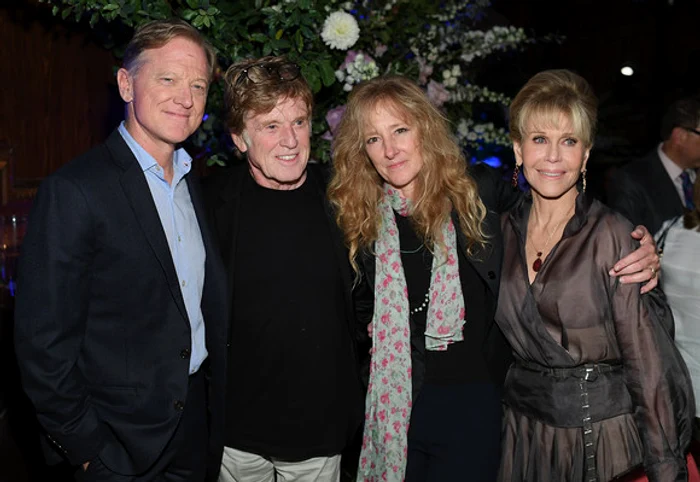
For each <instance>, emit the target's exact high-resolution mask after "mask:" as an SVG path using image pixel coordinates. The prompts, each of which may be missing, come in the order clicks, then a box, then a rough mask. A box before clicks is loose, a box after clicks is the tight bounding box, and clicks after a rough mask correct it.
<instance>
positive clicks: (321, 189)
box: [308, 166, 352, 320]
mask: <svg viewBox="0 0 700 482" xmlns="http://www.w3.org/2000/svg"><path fill="white" fill-rule="evenodd" d="M308 175H309V180H310V181H312V182H313V183H314V186H315V187H316V189H317V190H318V193H319V196H321V200H322V202H323V210H324V212H325V214H326V216H325V221H326V225H327V226H328V229H329V230H330V235H331V240H332V241H333V252H334V254H335V258H336V262H337V263H338V268H339V269H340V276H341V278H342V280H343V286H344V287H345V290H344V292H345V295H346V296H345V298H346V299H345V302H346V306H348V307H349V308H348V309H350V307H352V276H351V274H350V261H349V260H348V251H347V248H346V247H345V241H344V237H343V233H342V231H341V230H340V228H339V227H338V224H337V223H336V221H335V212H334V210H333V206H332V205H331V203H330V202H329V201H328V196H327V195H326V185H327V183H326V182H325V181H324V180H323V179H319V178H320V177H321V176H322V174H321V173H318V172H317V171H316V169H315V167H314V166H309V168H308ZM348 319H350V320H351V319H352V316H350V317H349V318H348Z"/></svg>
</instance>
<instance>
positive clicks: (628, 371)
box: [496, 70, 695, 482]
mask: <svg viewBox="0 0 700 482" xmlns="http://www.w3.org/2000/svg"><path fill="white" fill-rule="evenodd" d="M596 112H597V99H596V98H595V95H594V94H593V91H592V89H591V87H590V86H589V85H588V83H587V82H586V81H585V80H584V79H583V78H581V77H580V76H578V75H576V74H574V73H572V72H570V71H567V70H550V71H544V72H540V73H539V74H537V75H535V76H534V77H533V78H531V79H530V80H529V81H528V82H527V83H526V84H525V86H524V87H523V88H522V89H521V90H520V92H519V93H518V94H517V95H516V97H515V98H514V99H513V102H512V104H511V107H510V132H511V137H512V140H513V150H514V152H515V158H516V166H517V167H516V169H522V171H523V174H524V176H525V178H526V179H527V181H528V184H529V185H530V187H531V190H530V195H528V196H527V197H525V198H524V199H523V200H521V202H520V203H519V204H518V205H517V206H516V207H515V208H513V209H512V210H511V212H510V213H509V214H508V215H505V216H503V219H502V228H503V246H504V257H503V267H504V269H503V272H502V279H501V287H500V293H499V302H498V310H497V312H496V322H497V323H498V325H499V326H500V328H501V330H502V331H503V333H504V335H505V337H506V338H507V339H508V341H509V343H510V345H511V346H512V347H513V352H514V355H515V363H514V364H513V365H512V366H511V368H510V369H509V370H508V375H507V377H506V381H505V385H504V402H505V406H506V410H505V416H504V424H503V445H502V458H501V464H500V472H499V477H498V480H499V481H501V482H520V481H526V480H556V481H560V482H567V481H569V482H580V481H582V480H585V481H599V482H605V481H609V480H612V479H614V478H616V477H619V476H622V475H624V474H627V473H629V472H630V471H632V470H633V469H634V468H635V467H638V466H642V465H643V467H644V471H645V472H646V476H647V477H648V480H650V481H653V482H662V481H664V482H668V481H685V480H686V479H687V477H688V469H687V467H686V452H687V450H688V444H689V441H690V426H691V421H692V414H693V412H694V409H695V407H694V403H693V393H692V389H691V385H690V378H689V375H688V370H687V368H686V367H685V364H684V363H683V360H682V358H681V356H680V354H679V353H678V351H677V350H676V348H675V346H674V344H673V340H672V338H671V335H670V333H669V331H668V330H667V329H665V326H664V324H663V323H661V320H660V319H658V315H657V313H659V312H665V313H666V316H667V317H669V318H670V317H671V314H670V310H668V307H667V306H665V304H664V303H663V301H662V300H657V303H656V304H655V305H653V306H652V299H651V298H650V296H651V295H649V294H647V295H641V294H640V290H639V289H638V287H637V286H636V285H634V284H627V285H625V284H621V283H619V281H618V280H616V279H614V278H610V277H609V276H608V270H609V269H610V266H612V265H613V264H614V263H615V262H616V259H617V258H618V257H619V256H620V255H624V254H627V253H630V252H632V251H633V250H634V249H635V248H636V244H635V243H634V242H633V240H632V239H630V237H629V235H628V233H629V230H630V229H631V228H632V226H631V225H630V223H629V222H628V221H627V220H626V219H624V218H623V217H622V216H621V215H619V214H617V213H615V212H613V211H611V210H610V209H608V208H607V207H605V206H604V205H602V204H601V203H600V202H598V201H596V200H595V199H593V198H590V197H588V196H587V195H586V192H585V191H586V163H587V162H588V158H589V155H590V151H591V147H592V145H593V139H594V134H595V127H596Z"/></svg>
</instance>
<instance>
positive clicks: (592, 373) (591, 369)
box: [582, 365, 598, 382]
mask: <svg viewBox="0 0 700 482" xmlns="http://www.w3.org/2000/svg"><path fill="white" fill-rule="evenodd" d="M582 378H583V379H584V380H585V381H587V382H594V381H595V380H596V378H598V370H597V367H596V366H591V365H586V366H584V367H583V377H582Z"/></svg>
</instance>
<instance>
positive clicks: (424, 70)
mask: <svg viewBox="0 0 700 482" xmlns="http://www.w3.org/2000/svg"><path fill="white" fill-rule="evenodd" d="M416 60H418V66H419V67H420V72H419V73H418V83H419V84H420V85H424V84H425V83H426V82H428V77H430V76H431V75H432V74H433V66H432V65H430V64H429V63H427V62H426V61H425V59H424V58H423V57H416Z"/></svg>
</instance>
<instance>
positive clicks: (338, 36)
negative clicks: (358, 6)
mask: <svg viewBox="0 0 700 482" xmlns="http://www.w3.org/2000/svg"><path fill="white" fill-rule="evenodd" d="M321 38H322V39H323V41H324V43H325V44H326V45H328V46H329V47H330V48H332V49H338V50H347V49H349V48H350V47H352V46H353V45H355V42H357V39H359V38H360V27H359V26H358V25H357V20H355V17H353V16H352V15H350V14H349V13H346V12H342V11H338V12H333V13H331V14H330V15H329V16H328V18H326V21H325V22H323V31H322V32H321Z"/></svg>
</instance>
